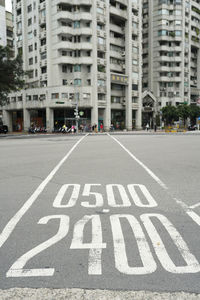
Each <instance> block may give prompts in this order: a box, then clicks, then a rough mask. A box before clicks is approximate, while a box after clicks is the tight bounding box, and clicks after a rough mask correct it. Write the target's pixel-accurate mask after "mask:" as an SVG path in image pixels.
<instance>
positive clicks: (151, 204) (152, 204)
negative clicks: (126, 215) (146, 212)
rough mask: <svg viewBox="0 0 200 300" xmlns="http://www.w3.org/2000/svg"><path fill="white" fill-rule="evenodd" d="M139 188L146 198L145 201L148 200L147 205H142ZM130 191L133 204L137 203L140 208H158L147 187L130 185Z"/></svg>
mask: <svg viewBox="0 0 200 300" xmlns="http://www.w3.org/2000/svg"><path fill="white" fill-rule="evenodd" d="M136 187H137V188H139V189H140V191H141V192H142V194H143V195H144V196H145V199H146V200H147V202H148V203H147V204H144V203H142V201H141V199H140V197H139V196H138V194H137V192H136V189H135V188H136ZM128 190H129V193H130V194H131V197H132V199H133V202H134V203H135V205H136V206H138V207H156V206H158V204H157V202H156V200H155V199H154V198H153V197H152V196H151V194H150V193H149V191H148V190H147V188H146V186H144V185H143V184H128Z"/></svg>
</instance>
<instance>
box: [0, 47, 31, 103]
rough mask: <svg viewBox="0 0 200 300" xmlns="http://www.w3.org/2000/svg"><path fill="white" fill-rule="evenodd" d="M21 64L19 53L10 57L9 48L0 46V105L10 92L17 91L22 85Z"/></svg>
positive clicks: (22, 72)
mask: <svg viewBox="0 0 200 300" xmlns="http://www.w3.org/2000/svg"><path fill="white" fill-rule="evenodd" d="M22 64H23V61H22V57H21V55H17V57H16V58H15V59H11V51H10V49H9V48H8V47H2V46H0V105H4V104H5V103H6V101H7V95H8V94H9V93H10V92H14V91H19V90H20V89H22V88H23V87H24V80H23V77H24V75H25V72H24V71H23V69H22Z"/></svg>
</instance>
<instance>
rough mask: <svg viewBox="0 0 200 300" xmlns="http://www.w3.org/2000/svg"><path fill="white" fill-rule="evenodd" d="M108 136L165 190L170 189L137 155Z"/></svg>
mask: <svg viewBox="0 0 200 300" xmlns="http://www.w3.org/2000/svg"><path fill="white" fill-rule="evenodd" d="M108 136H109V137H111V138H112V139H113V140H114V141H115V142H117V143H118V144H119V145H120V146H121V147H122V148H123V149H124V150H125V151H126V152H127V153H128V154H129V155H130V156H131V157H132V158H133V159H134V160H135V161H136V162H137V163H138V164H139V165H140V166H141V167H142V168H143V169H145V171H146V172H147V173H148V174H149V175H150V176H151V177H152V178H153V179H154V180H155V181H156V182H157V183H158V184H159V185H160V186H161V187H162V188H163V189H165V190H167V189H168V187H167V186H166V185H165V184H164V182H162V180H160V178H158V176H156V175H155V174H154V173H153V172H152V171H151V170H150V169H149V168H148V167H147V166H146V165H145V164H144V163H143V162H141V161H140V160H139V159H138V158H137V157H136V156H135V155H133V154H132V153H131V152H130V151H129V150H128V149H127V148H126V147H125V146H124V145H122V144H121V143H120V142H119V141H118V140H117V139H116V138H114V137H113V136H111V135H110V134H109V133H108Z"/></svg>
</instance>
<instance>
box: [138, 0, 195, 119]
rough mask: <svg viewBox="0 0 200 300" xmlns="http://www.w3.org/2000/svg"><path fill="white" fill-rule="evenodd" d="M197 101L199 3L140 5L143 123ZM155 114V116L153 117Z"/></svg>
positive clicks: (159, 0) (169, 0)
mask: <svg viewBox="0 0 200 300" xmlns="http://www.w3.org/2000/svg"><path fill="white" fill-rule="evenodd" d="M198 98H200V1H199V0H155V1H152V0H144V1H143V122H145V121H147V120H149V119H152V118H153V115H154V113H157V111H159V110H160V108H161V107H163V106H166V105H179V104H180V103H184V102H185V103H188V104H190V103H194V104H195V103H196V101H197V99H198ZM153 112H154V113H153Z"/></svg>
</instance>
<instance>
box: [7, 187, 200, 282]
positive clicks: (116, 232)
mask: <svg viewBox="0 0 200 300" xmlns="http://www.w3.org/2000/svg"><path fill="white" fill-rule="evenodd" d="M95 186H100V184H85V186H84V189H83V193H82V196H85V197H88V200H87V201H83V202H81V205H82V206H83V207H87V208H90V207H102V206H103V204H104V203H103V202H104V201H103V196H102V194H100V193H97V192H94V191H92V189H93V188H94V187H95ZM69 187H71V195H70V197H69V200H67V202H66V203H63V200H64V196H65V194H66V192H67V190H68V188H69ZM127 188H128V191H129V194H130V196H131V198H132V200H133V202H134V204H135V205H136V206H138V207H156V206H157V203H156V201H155V199H154V198H153V197H152V195H151V194H150V192H149V191H148V190H147V188H146V187H145V186H144V185H139V184H130V185H128V186H127ZM116 189H117V190H118V193H119V194H120V199H121V202H120V201H119V200H118V203H117V201H116V197H115V194H114V190H115V191H116ZM139 190H140V194H139V193H138V191H139ZM79 193H80V185H78V184H66V185H63V186H62V187H61V189H60V190H59V192H58V194H57V196H56V198H55V200H54V202H53V206H54V207H57V208H59V207H60V208H64V207H74V206H75V205H76V204H77V200H78V198H79ZM106 193H107V201H108V205H109V206H110V207H129V206H131V205H132V204H131V201H130V199H129V197H128V195H127V193H126V190H125V188H124V187H123V186H122V185H119V184H108V185H106ZM141 194H142V195H143V197H142V198H143V200H144V199H145V203H143V201H142V200H141V199H140V196H139V195H141ZM90 201H91V202H92V203H90ZM56 219H59V222H60V223H59V229H58V232H57V233H56V234H55V235H54V236H53V237H51V238H50V239H48V240H47V241H45V242H43V243H41V244H40V245H38V246H36V247H35V248H33V249H31V250H30V251H28V252H27V253H25V254H24V255H22V256H21V257H20V258H19V259H17V261H16V262H14V264H13V265H12V266H11V268H10V269H9V270H8V272H7V277H29V276H53V274H54V272H55V269H54V268H40V269H25V265H26V264H27V263H28V261H29V260H30V259H32V258H33V257H35V256H36V255H38V254H39V253H41V252H42V251H44V250H46V249H48V248H49V247H51V246H53V245H54V244H56V243H58V242H59V241H61V240H62V239H63V238H65V237H66V236H67V234H68V232H69V228H70V217H69V216H67V215H51V216H46V217H43V218H41V219H40V220H39V222H38V224H47V223H48V222H49V221H51V220H56ZM124 220H125V221H126V222H128V224H129V228H130V230H131V232H130V235H131V234H132V235H133V236H134V239H135V241H136V245H137V248H138V253H139V255H140V259H141V266H130V265H129V258H128V253H127V251H126V249H127V247H126V243H125V238H124V234H123V224H124ZM153 221H156V224H158V222H159V223H160V224H161V226H163V227H164V229H165V232H167V234H168V235H169V237H170V239H171V240H172V241H173V243H174V245H175V247H176V248H177V250H178V251H179V254H180V256H181V257H182V261H184V263H183V265H182V266H177V265H176V264H175V263H174V262H173V260H172V258H171V256H170V254H169V253H168V251H167V249H166V247H165V243H164V241H163V240H162V239H161V237H160V235H159V232H158V230H157V229H156V227H155V225H154V223H155V222H153ZM141 223H142V224H143V226H144V227H145V230H146V231H145V232H147V235H148V236H146V234H145V233H144V230H143V228H142V226H141ZM87 224H90V225H91V228H92V230H91V232H92V234H91V235H92V236H91V242H90V243H85V242H83V241H84V229H85V226H86V225H87ZM110 228H111V232H112V239H113V245H114V260H115V268H116V269H117V270H118V271H119V272H121V273H123V274H127V275H145V274H151V273H153V272H155V271H156V269H157V263H156V261H155V259H154V257H153V254H152V252H151V249H150V245H149V243H148V241H147V237H149V239H150V241H151V244H152V246H153V248H154V252H155V254H156V257H157V259H158V260H159V262H160V264H161V265H162V267H163V268H164V269H165V270H166V271H168V272H171V273H178V274H184V273H197V272H200V264H199V262H198V261H197V259H196V257H195V256H194V255H193V254H192V253H191V252H190V250H189V248H188V246H187V244H186V242H185V241H184V239H183V238H182V236H181V235H180V233H179V232H178V231H177V229H176V228H175V227H174V225H173V224H172V223H171V222H170V221H169V220H168V218H167V217H165V216H164V215H161V214H156V213H151V214H150V213H146V214H142V215H141V216H140V220H138V219H137V218H136V217H135V216H133V215H132V214H114V215H111V216H110ZM106 247H107V244H106V243H105V242H103V234H102V221H101V218H100V216H99V215H96V214H92V215H85V216H83V217H82V218H81V219H80V220H79V221H78V222H77V223H76V224H75V225H74V228H73V237H72V241H71V246H70V249H88V250H89V254H88V274H89V275H101V274H102V259H101V258H102V251H103V249H105V248H106ZM133 251H134V249H133Z"/></svg>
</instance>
